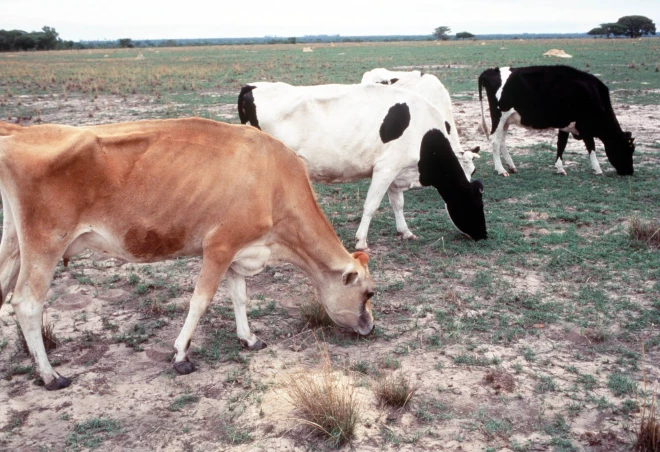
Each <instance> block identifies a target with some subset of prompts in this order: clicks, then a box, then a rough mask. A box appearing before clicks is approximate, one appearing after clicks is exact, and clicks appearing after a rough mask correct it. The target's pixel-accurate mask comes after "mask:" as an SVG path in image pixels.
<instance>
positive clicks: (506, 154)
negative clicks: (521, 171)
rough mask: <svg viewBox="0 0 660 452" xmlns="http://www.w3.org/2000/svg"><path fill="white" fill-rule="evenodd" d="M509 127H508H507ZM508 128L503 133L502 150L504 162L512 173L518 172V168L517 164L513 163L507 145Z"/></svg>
mask: <svg viewBox="0 0 660 452" xmlns="http://www.w3.org/2000/svg"><path fill="white" fill-rule="evenodd" d="M507 129H508V127H507ZM506 132H507V131H506V130H505V131H504V133H503V134H502V144H501V146H500V152H501V153H502V157H504V163H506V166H507V167H508V168H509V171H511V172H512V173H517V172H518V170H517V169H516V165H514V164H513V160H512V159H511V155H509V150H508V149H507V147H506Z"/></svg>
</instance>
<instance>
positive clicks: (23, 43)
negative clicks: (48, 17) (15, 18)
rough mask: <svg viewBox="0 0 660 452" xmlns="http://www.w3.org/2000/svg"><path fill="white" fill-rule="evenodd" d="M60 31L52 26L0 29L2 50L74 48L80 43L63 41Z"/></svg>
mask: <svg viewBox="0 0 660 452" xmlns="http://www.w3.org/2000/svg"><path fill="white" fill-rule="evenodd" d="M59 36H60V35H59V33H58V32H57V31H55V29H54V28H51V27H48V26H46V27H43V28H42V29H41V31H31V32H27V31H23V30H0V52H15V51H18V50H57V49H73V48H76V46H77V45H78V44H76V43H74V42H73V41H63V40H62V39H61V38H60V37H59Z"/></svg>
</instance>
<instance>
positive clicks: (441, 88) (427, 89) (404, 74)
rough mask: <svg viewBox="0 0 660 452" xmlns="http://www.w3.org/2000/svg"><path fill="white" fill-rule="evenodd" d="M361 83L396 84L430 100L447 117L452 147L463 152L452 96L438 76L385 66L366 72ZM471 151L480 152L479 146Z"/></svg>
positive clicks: (447, 128) (446, 127) (447, 127)
mask: <svg viewBox="0 0 660 452" xmlns="http://www.w3.org/2000/svg"><path fill="white" fill-rule="evenodd" d="M360 83H362V84H363V85H371V84H375V83H379V84H381V85H386V86H396V87H397V88H401V89H408V90H410V91H413V92H415V93H417V94H419V95H420V96H422V97H423V98H424V99H426V100H428V101H429V102H430V103H431V104H432V105H434V106H435V107H436V108H437V109H438V110H440V112H441V113H442V114H443V116H444V117H445V129H446V130H447V134H448V135H449V142H450V143H451V146H452V148H453V149H455V150H456V152H457V153H458V154H462V153H463V146H461V142H460V140H459V138H458V128H457V127H456V123H455V122H454V113H453V111H452V105H451V97H450V96H449V91H447V88H445V85H443V84H442V82H441V81H440V79H438V77H436V76H435V75H433V74H425V73H423V72H421V71H390V70H389V69H385V68H376V69H372V70H370V71H367V72H365V73H364V74H363V75H362V81H361V82H360ZM470 152H474V153H477V152H479V146H477V147H476V148H474V149H472V150H471V151H470Z"/></svg>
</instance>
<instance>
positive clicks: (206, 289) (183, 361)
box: [174, 249, 232, 375]
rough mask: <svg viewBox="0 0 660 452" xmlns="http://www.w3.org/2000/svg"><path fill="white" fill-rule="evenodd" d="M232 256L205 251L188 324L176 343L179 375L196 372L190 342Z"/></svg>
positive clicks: (191, 303)
mask: <svg viewBox="0 0 660 452" xmlns="http://www.w3.org/2000/svg"><path fill="white" fill-rule="evenodd" d="M231 257H232V255H231V254H230V253H228V252H226V253H223V252H214V251H213V250H206V249H205V250H204V258H203V262H202V271H201V272H200V274H199V279H198V280H197V284H196V285H195V291H194V292H193V296H192V298H191V299H190V308H189V310H188V316H187V317H186V322H185V323H184V325H183V328H182V329H181V332H180V333H179V336H178V337H177V338H176V341H175V342H174V348H175V349H176V355H175V356H174V370H176V371H177V372H178V373H179V374H181V375H185V374H189V373H191V372H193V371H194V370H195V365H194V364H193V363H192V362H190V360H189V359H188V349H189V348H190V341H191V338H192V335H193V332H194V331H195V328H196V327H197V323H198V322H199V319H200V318H201V317H202V315H203V314H204V312H205V311H206V308H208V306H209V304H211V300H212V299H213V295H215V292H216V291H217V290H218V285H219V284H220V281H221V280H222V276H223V275H224V273H225V271H226V270H227V267H228V265H229V261H230V259H231Z"/></svg>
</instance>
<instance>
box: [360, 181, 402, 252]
mask: <svg viewBox="0 0 660 452" xmlns="http://www.w3.org/2000/svg"><path fill="white" fill-rule="evenodd" d="M395 176H396V175H395V174H393V172H392V170H390V169H382V168H374V173H373V176H372V179H371V185H370V186H369V191H368V192H367V199H366V200H365V201H364V212H363V213H362V220H361V221H360V227H358V230H357V232H356V233H355V238H356V239H357V243H356V245H355V248H356V249H358V250H366V249H367V233H368V232H369V224H370V223H371V219H372V218H373V216H374V214H375V213H376V210H378V207H379V206H380V201H381V200H382V199H383V196H385V193H386V192H387V189H388V187H389V186H390V184H391V183H392V181H393V180H394V178H395Z"/></svg>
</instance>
